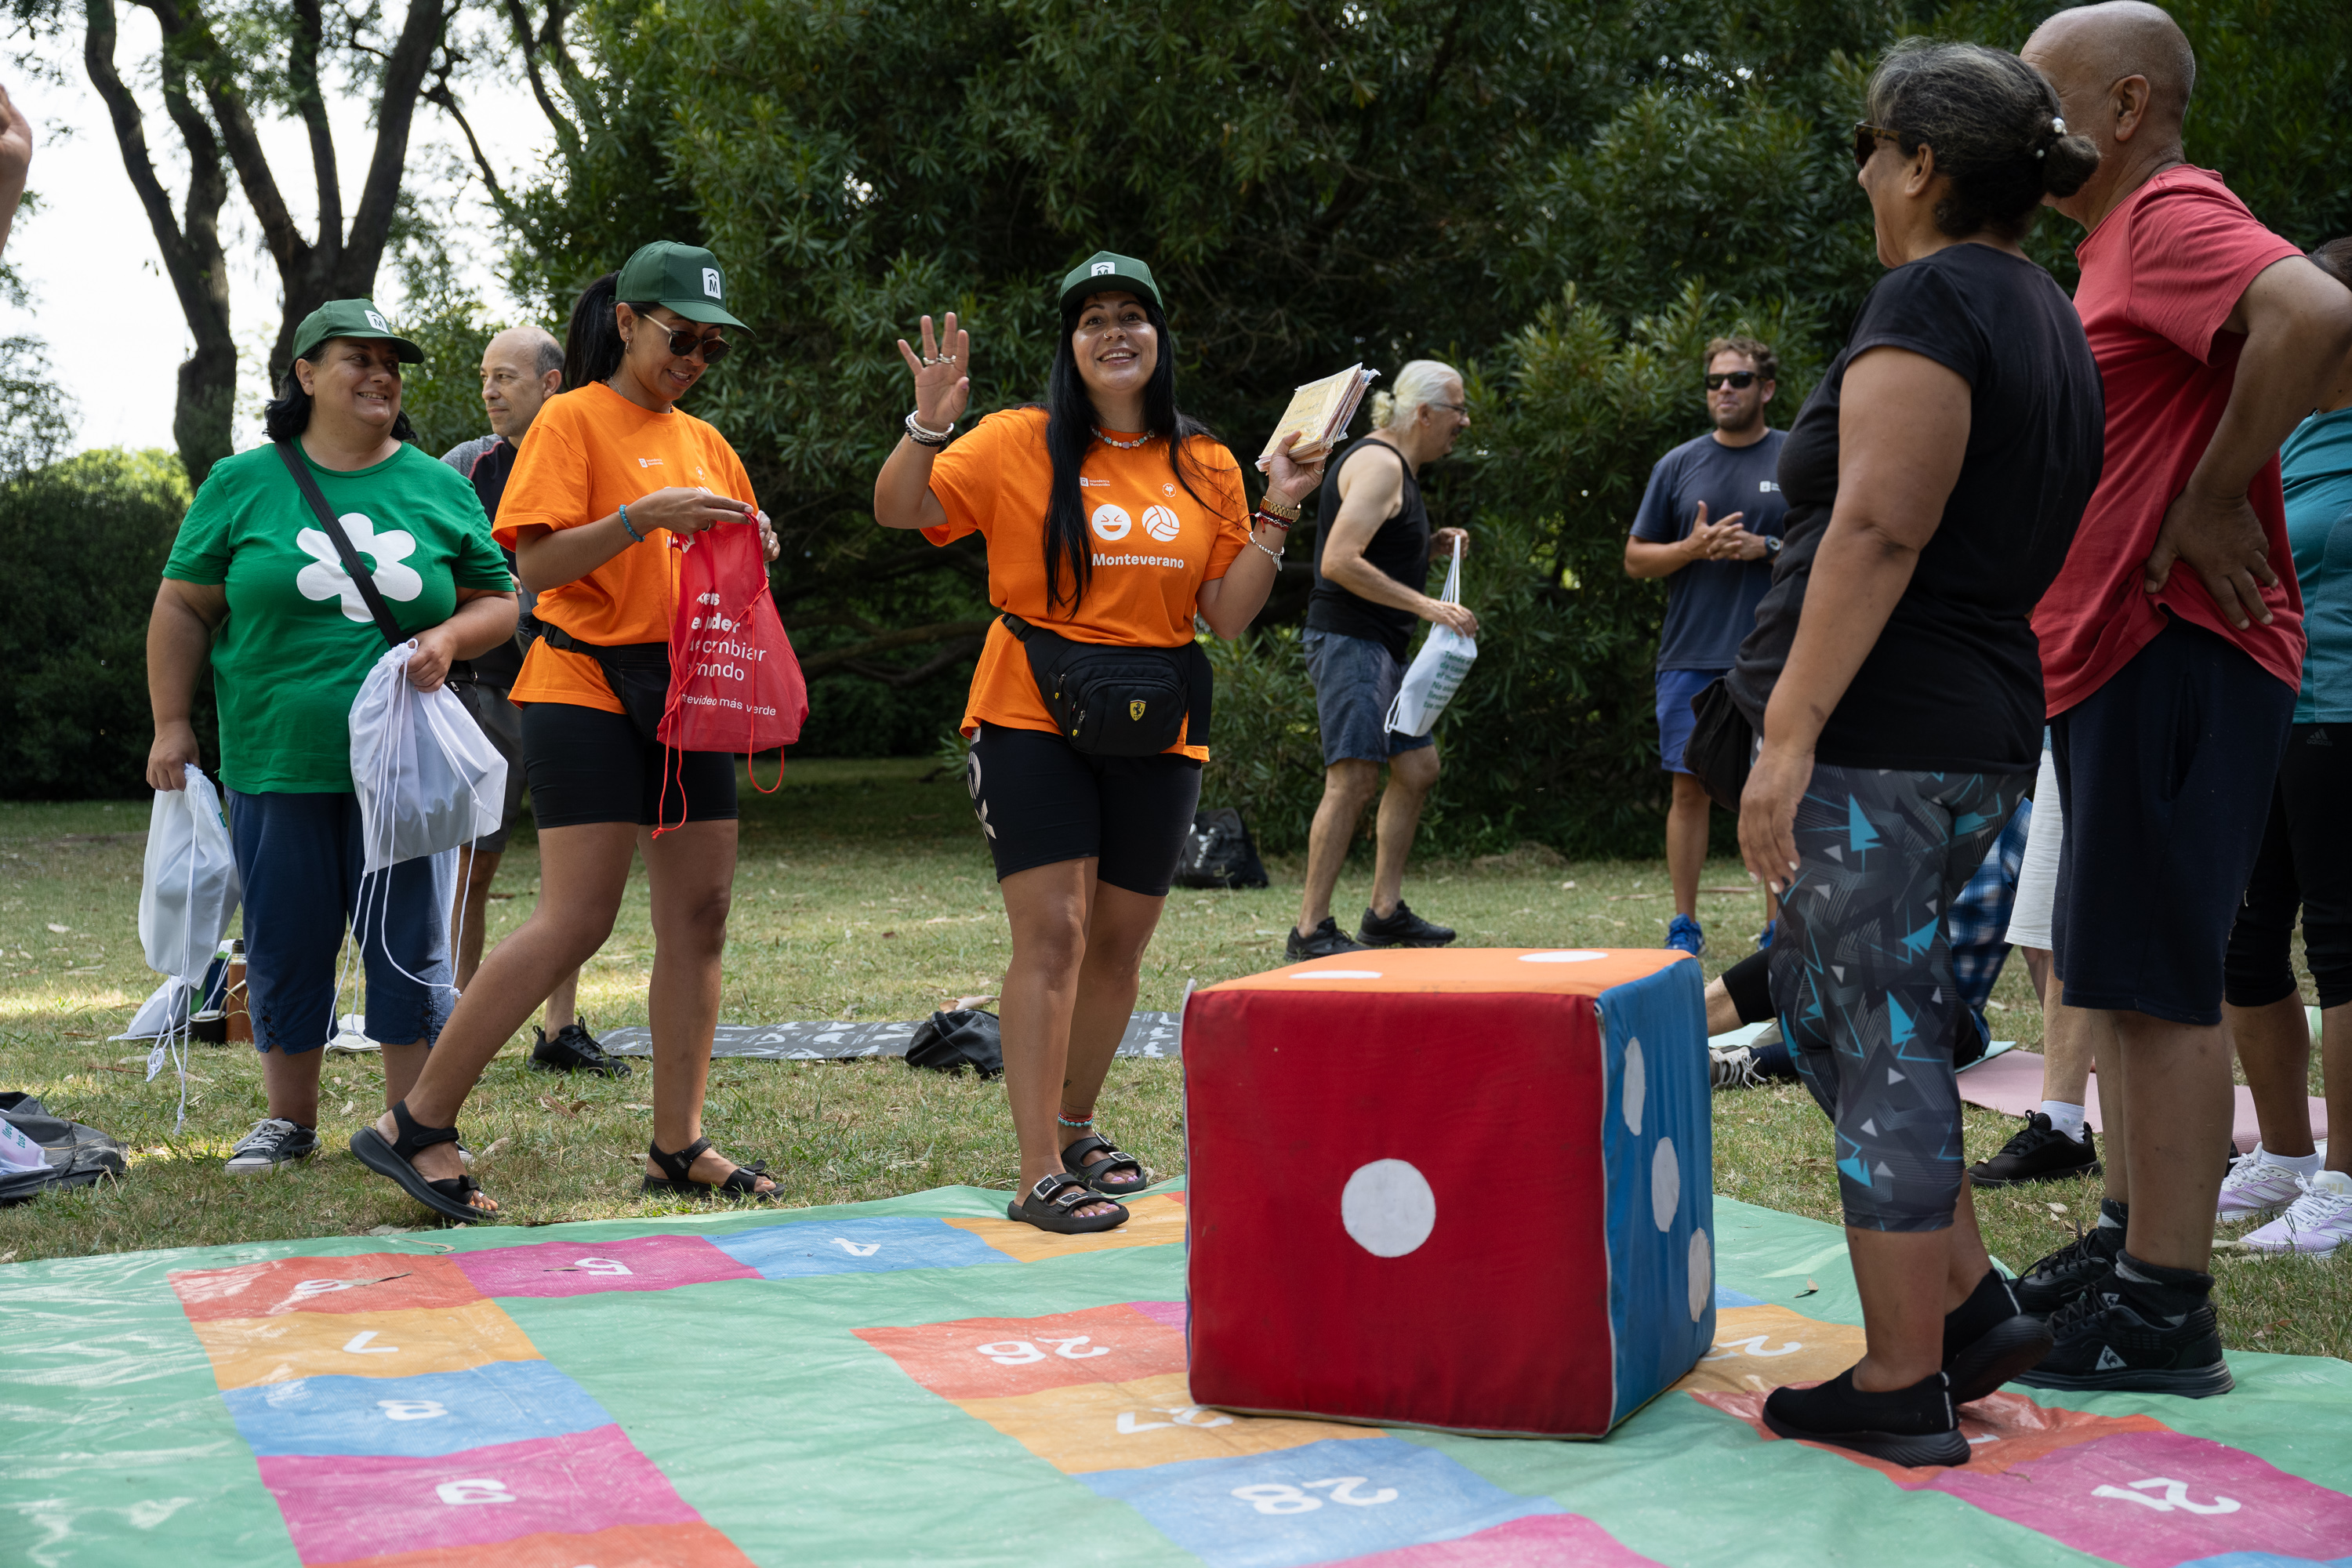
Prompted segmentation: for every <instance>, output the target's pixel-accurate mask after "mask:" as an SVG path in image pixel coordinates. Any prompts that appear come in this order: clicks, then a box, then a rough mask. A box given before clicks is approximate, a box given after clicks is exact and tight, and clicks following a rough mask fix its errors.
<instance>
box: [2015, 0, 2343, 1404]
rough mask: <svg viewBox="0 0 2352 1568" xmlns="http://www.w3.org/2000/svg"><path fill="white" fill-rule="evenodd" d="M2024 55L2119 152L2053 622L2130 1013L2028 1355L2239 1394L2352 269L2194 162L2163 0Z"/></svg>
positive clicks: (2072, 864)
mask: <svg viewBox="0 0 2352 1568" xmlns="http://www.w3.org/2000/svg"><path fill="white" fill-rule="evenodd" d="M2023 54H2024V58H2025V59H2026V61H2027V62H2028V63H2029V64H2031V65H2032V66H2034V67H2036V68H2038V69H2040V70H2041V72H2042V74H2043V75H2044V76H2045V77H2047V78H2048V79H2049V80H2050V83H2051V85H2052V86H2053V88H2055V89H2056V90H2057V96H2058V100H2059V112H2060V113H2061V114H2062V115H2063V117H2064V130H2065V132H2067V134H2066V135H2065V136H2063V138H2061V139H2060V140H2059V141H2057V142H2054V143H2053V150H2052V152H2051V156H2052V157H2053V159H2054V158H2056V157H2057V156H2059V153H2058V151H2057V149H2058V148H2061V147H2063V146H2064V145H2066V144H2067V143H2068V142H2074V141H2076V140H2079V139H2082V138H2088V140H2089V141H2090V142H2091V143H2093V145H2094V146H2095V149H2096V151H2097V153H2098V155H2099V156H2098V162H2097V164H2096V166H2095V170H2094V171H2093V172H2092V173H2091V174H2090V175H2089V176H2088V177H2087V178H2085V179H2084V180H2081V181H2079V182H2076V183H2075V184H2074V186H2073V187H2071V188H2061V187H2059V186H2057V185H2055V184H2053V185H2052V187H2051V200H2050V205H2053V206H2055V207H2056V208H2057V209H2058V210H2059V211H2060V212H2062V213H2063V214H2065V215H2066V216H2068V217H2070V218H2073V219H2074V221H2075V222H2076V223H2078V224H2080V225H2082V226H2083V227H2084V230H2085V234H2084V239H2083V241H2082V243H2081V244H2080V245H2079V246H2078V247H2076V250H2075V254H2076V256H2077V257H2078V258H2080V259H2081V262H2082V282H2081V284H2080V285H2079V287H2078V288H2077V289H2076V290H2075V295H2074V305H2075V309H2076V310H2078V311H2079V312H2080V313H2081V316H2082V321H2083V327H2084V331H2085V332H2086V333H2087V334H2088V335H2089V340H2090V345H2091V350H2092V353H2094V355H2095V357H2096V358H2097V361H2098V365H2099V372H2100V376H2101V380H2102V382H2103V383H2104V385H2105V467H2104V469H2103V472H2102V476H2101V479H2100V481H2099V486H2098V489H2097V490H2096V491H2095V493H2094V494H2093V495H2092V497H2091V500H2090V506H2089V510H2086V511H2085V512H2084V515H2083V523H2082V528H2081V531H2080V532H2079V534H2078V535H2077V536H2076V538H2075V541H2074V548H2073V550H2072V552H2070V553H2069V554H2068V556H2067V558H2066V564H2065V568H2064V570H2063V572H2061V573H2060V574H2059V575H2058V577H2057V579H2056V581H2055V582H2054V583H2053V584H2052V585H2051V587H2050V589H2049V592H2048V593H2047V594H2046V595H2044V596H2043V598H2042V602H2041V604H2040V605H2039V606H2038V607H2037V608H2036V609H2035V611H2034V615H2033V630H2034V633H2035V635H2036V637H2037V639H2038V641H2039V644H2040V648H2041V654H2042V675H2043V681H2044V687H2045V690H2046V695H2047V700H2048V707H2049V711H2050V725H2051V742H2052V745H2051V750H2052V755H2053V760H2054V761H2055V762H2056V763H2057V773H2058V792H2059V796H2060V798H2061V800H2062V801H2063V805H2064V808H2065V815H2066V848H2065V856H2064V859H2063V863H2062V864H2061V866H2060V868H2059V872H2058V896H2057V905H2056V909H2055V911H2054V913H2055V920H2054V921H2053V930H2052V936H2053V938H2054V940H2055V943H2056V948H2055V953H2056V961H2057V972H2058V976H2059V978H2060V980H2062V981H2063V983H2064V985H2065V999H2064V1004H2063V1005H2066V1006H2069V1007H2082V1008H2087V1009H2092V1010H2095V1011H2097V1012H2099V1013H2101V1014H2103V1015H2104V1016H2105V1023H2106V1025H2107V1027H2106V1028H2105V1030H2104V1031H2102V1032H2101V1034H2100V1036H2099V1038H2100V1042H2101V1043H2100V1045H2099V1047H2098V1064H2099V1070H2098V1084H2099V1099H2100V1100H2101V1102H2102V1103H2103V1105H2104V1106H2105V1117H2104V1121H2105V1128H2106V1132H2107V1149H2106V1161H2105V1177H2106V1186H2107V1192H2106V1201H2105V1203H2104V1204H2102V1205H2100V1209H2101V1213H2100V1221H2099V1224H2098V1226H2095V1228H2094V1229H2093V1230H2092V1231H2091V1233H2090V1234H2089V1235H2088V1236H2086V1237H2084V1238H2083V1239H2082V1240H2081V1241H2080V1242H2078V1243H2076V1244H2075V1245H2074V1246H2070V1247H2065V1248H2063V1249H2062V1250H2061V1251H2059V1252H2057V1253H2055V1254H2053V1255H2052V1256H2051V1257H2049V1258H2043V1259H2042V1261H2041V1262H2040V1263H2038V1264H2036V1265H2035V1266H2034V1267H2033V1268H2032V1269H2030V1270H2029V1271H2028V1272H2027V1274H2026V1276H2025V1277H2024V1278H2023V1279H2021V1280H2020V1281H2019V1282H2018V1289H2017V1294H2018V1299H2019V1300H2021V1302H2022V1303H2024V1304H2025V1306H2026V1307H2027V1308H2028V1309H2029V1310H2036V1311H2043V1312H2052V1313H2053V1314H2054V1315H2053V1317H2052V1319H2051V1328H2052V1330H2053V1332H2054V1333H2055V1335H2056V1338H2057V1348H2056V1349H2055V1350H2054V1351H2053V1352H2052V1353H2051V1356H2050V1358H2049V1359H2048V1360H2047V1361H2046V1362H2044V1363H2042V1365H2041V1366H2039V1367H2037V1368H2036V1369H2034V1371H2033V1372H2032V1373H2029V1374H2028V1375H2027V1377H2026V1378H2025V1381H2027V1382H2029V1383H2032V1384H2037V1385H2039V1386H2042V1387H2045V1388H2065V1389H2129V1390H2136V1391H2154V1392H2161V1393H2170V1394H2192V1395H2194V1394H2219V1393H2222V1392H2225V1391H2226V1390H2227V1389H2228V1388H2229V1387H2230V1373H2229V1368H2228V1366H2227V1365H2226V1363H2224V1362H2223V1360H2222V1354H2221V1335H2220V1332H2219V1330H2218V1327H2217V1324H2216V1321H2215V1318H2214V1314H2213V1309H2212V1305H2211V1303H2210V1296H2211V1293H2212V1289H2213V1277H2212V1276H2211V1275H2210V1273H2208V1272H2207V1271H2206V1266H2207V1263H2208V1261H2209V1258H2210V1251H2211V1246H2212V1237H2213V1223H2214V1215H2215V1213H2216V1208H2217V1205H2218V1203H2219V1201H2220V1200H2219V1194H2220V1192H2221V1180H2222V1161H2221V1152H2222V1149H2223V1147H2224V1145H2225V1143H2226V1142H2227V1140H2228V1138H2229V1134H2230V1121H2231V1097H2230V1042H2229V1037H2228V1036H2227V1035H2226V1034H2225V1032H2224V1031H2223V1029H2222V1027H2221V1002H2222V994H2223V981H2224V953H2225V952H2226V950H2227V948H2228V944H2229V936H2230V928H2231V921H2232V918H2233V917H2234V916H2235V914H2236V912H2237V910H2238V908H2239V904H2240V901H2241V899H2242V896H2243V895H2244V893H2245V891H2246V888H2247V882H2248V877H2249V873H2250V872H2251V871H2252V868H2253V866H2254V863H2255V860H2256V858H2257V852H2258V850H2259V848H2260V846H2261V842H2262V837H2263V825H2264V823H2265V821H2266V819H2267V818H2268V816H2269V810H2270V803H2271V795H2272V792H2273V782H2274V780H2275V779H2276V777H2277V773H2278V768H2279V763H2280V759H2281V757H2282V755H2283V754H2284V750H2285V746H2286V740H2287V731H2288V725H2289V723H2290V722H2291V721H2292V719H2293V716H2294V703H2295V692H2296V689H2297V686H2298V685H2299V683H2300V681H2301V679H2302V667H2303V655H2304V649H2305V637H2304V630H2303V597H2302V595H2301V593H2300V592H2299V591H2298V590H2297V587H2296V582H2295V569H2294V552H2293V550H2292V546H2291V542H2290V539H2289V536H2288V532H2287V525H2286V508H2285V501H2284V496H2283V494H2282V492H2281V488H2280V482H2279V461H2278V449H2279V444H2280V442H2281V441H2282V440H2284V438H2285V437H2286V436H2287V435H2288V433H2289V432H2290V431H2292V430H2293V429H2294V426H2295V424H2296V422H2297V421H2299V420H2301V419H2302V418H2303V417H2304V416H2305V415H2307V414H2309V413H2310V412H2311V410H2312V408H2313V407H2314V406H2315V405H2316V404H2318V403H2319V402H2320V401H2321V399H2322V398H2323V396H2324V395H2326V389H2327V386H2328V384H2329V382H2330V379H2331V376H2332V374H2333V372H2334V371H2335V370H2336V367H2337V366H2339V365H2341V364H2342V363H2343V362H2344V356H2345V354H2346V353H2347V350H2352V297H2347V294H2346V292H2345V289H2344V287H2343V285H2341V284H2340V283H2337V282H2336V280H2335V279H2332V278H2330V277H2328V276H2327V275H2326V273H2324V272H2322V271H2321V270H2320V269H2319V268H2317V267H2315V266H2314V265H2313V264H2312V263H2311V262H2310V261H2309V260H2308V259H2306V258H2305V256H2304V255H2303V253H2302V250H2301V249H2300V247H2296V246H2294V245H2291V244H2289V243H2288V242H2287V241H2285V240H2284V239H2282V238H2280V237H2278V236H2277V235H2275V234H2273V233H2272V232H2271V231H2270V230H2268V229H2266V228H2264V227H2263V226H2262V224H2261V223H2260V222H2259V221H2257V220H2256V219H2255V217H2254V216H2253V215H2252V213H2250V212H2248V211H2247V210H2246V206H2245V204H2244V203H2242V202H2241V201H2240V200H2239V199H2238V198H2237V197H2236V196H2235V195H2231V192H2230V188H2229V187H2228V186H2227V185H2226V184H2222V182H2221V176H2220V175H2219V174H2213V173H2211V172H2210V171H2209V170H2203V169H2199V168H2195V167H2193V166H2191V165H2190V164H2189V162H2188V160H2187V158H2186V156H2185V154H2184V152H2183V146H2182V139H2181V136H2182V124H2183V121H2184V118H2185V116H2186V114H2187V112H2188V109H2189V94H2190V91H2191V89H2193V88H2194V86H2195V83H2196V79H2197V58H2196V56H2195V54H2194V53H2192V52H2191V51H2190V49H2189V40H2188V38H2187V37H2185V36H2184V35H2183V34H2182V33H2181V30H2180V28H2179V26H2176V25H2175V24H2174V23H2173V20H2172V18H2171V17H2169V16H2166V15H2165V14H2164V12H2162V11H2160V10H2158V8H2157V7H2155V6H2153V5H2141V4H2137V3H2136V0H2124V3H2111V4H2106V5H2084V6H2080V7H2078V8H2075V9H2073V10H2067V11H2061V12H2059V13H2058V14H2057V15H2056V16H2053V17H2051V18H2050V20H2048V21H2046V22H2044V23H2043V24H2042V26H2040V27H2038V28H2036V29H2035V31H2034V34H2033V36H2032V38H2030V39H2029V40H2028V41H2027V43H2026V46H2025V48H2024V50H2023Z"/></svg>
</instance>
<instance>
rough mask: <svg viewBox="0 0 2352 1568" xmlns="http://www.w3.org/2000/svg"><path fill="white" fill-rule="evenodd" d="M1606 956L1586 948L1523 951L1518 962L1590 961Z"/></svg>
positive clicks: (1603, 953)
mask: <svg viewBox="0 0 2352 1568" xmlns="http://www.w3.org/2000/svg"><path fill="white" fill-rule="evenodd" d="M1608 956H1609V955H1608V954H1607V953H1605V952H1592V951H1591V950H1590V949H1587V948H1570V949H1567V950H1565V951H1563V952H1523V953H1521V954H1519V962H1520V963H1591V962H1592V961H1593V960H1594V959H1596V958H1606V957H1608Z"/></svg>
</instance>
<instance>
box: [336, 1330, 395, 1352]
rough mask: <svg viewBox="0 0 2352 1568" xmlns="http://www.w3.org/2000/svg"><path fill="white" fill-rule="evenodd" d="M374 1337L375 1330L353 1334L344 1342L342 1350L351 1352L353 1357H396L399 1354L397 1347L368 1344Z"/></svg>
mask: <svg viewBox="0 0 2352 1568" xmlns="http://www.w3.org/2000/svg"><path fill="white" fill-rule="evenodd" d="M375 1336H376V1331H375V1330H373V1329H364V1330H362V1331H360V1332H358V1333H356V1334H353V1335H352V1337H351V1338H350V1339H349V1340H348V1341H346V1342H344V1344H343V1349H345V1350H347V1351H349V1352H352V1354H353V1355H398V1354H399V1353H400V1347H399V1346H398V1345H376V1344H370V1343H369V1341H370V1340H373V1339H374V1338H375Z"/></svg>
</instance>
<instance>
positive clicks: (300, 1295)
mask: <svg viewBox="0 0 2352 1568" xmlns="http://www.w3.org/2000/svg"><path fill="white" fill-rule="evenodd" d="M374 1283H375V1281H374V1280H373V1279H305V1280H303V1281H302V1282H301V1283H300V1284H299V1285H297V1286H295V1287H294V1299H295V1300H298V1301H301V1300H309V1299H310V1297H312V1296H325V1295H330V1294H331V1293H332V1292H334V1291H337V1290H348V1289H351V1288H352V1286H354V1285H373V1284H374Z"/></svg>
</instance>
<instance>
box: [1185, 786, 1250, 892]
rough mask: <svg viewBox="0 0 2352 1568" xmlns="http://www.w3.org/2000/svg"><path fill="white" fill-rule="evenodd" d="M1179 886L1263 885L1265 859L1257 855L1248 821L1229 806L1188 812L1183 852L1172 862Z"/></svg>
mask: <svg viewBox="0 0 2352 1568" xmlns="http://www.w3.org/2000/svg"><path fill="white" fill-rule="evenodd" d="M1176 885H1177V886H1178V887H1180V888H1263V887H1265V886H1266V876H1265V861H1263V860H1260V859H1259V858H1257V845H1256V844H1255V842H1254V841H1252V839H1251V838H1250V830H1249V824H1247V823H1245V822H1244V821H1243V820H1242V814H1241V813H1240V812H1238V811H1235V810H1234V808H1233V807H1232V806H1230V805H1216V806H1211V807H1210V808H1209V809H1207V810H1206V811H1196V812H1194V813H1193V814H1192V832H1190V833H1188V834H1186V835H1185V836H1184V853H1183V854H1182V855H1181V857H1179V858H1178V859H1177V861H1176Z"/></svg>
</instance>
